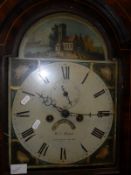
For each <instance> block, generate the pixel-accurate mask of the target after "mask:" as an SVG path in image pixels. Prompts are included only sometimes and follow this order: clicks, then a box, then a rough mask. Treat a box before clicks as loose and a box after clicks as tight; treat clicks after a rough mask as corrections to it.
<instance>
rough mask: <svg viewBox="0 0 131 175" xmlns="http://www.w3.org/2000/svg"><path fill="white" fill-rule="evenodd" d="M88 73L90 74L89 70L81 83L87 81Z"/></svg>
mask: <svg viewBox="0 0 131 175" xmlns="http://www.w3.org/2000/svg"><path fill="white" fill-rule="evenodd" d="M88 75H89V72H87V73H86V75H85V77H84V78H83V80H82V82H81V84H84V83H85V81H86V79H87V77H88Z"/></svg>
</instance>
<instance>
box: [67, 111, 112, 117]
mask: <svg viewBox="0 0 131 175" xmlns="http://www.w3.org/2000/svg"><path fill="white" fill-rule="evenodd" d="M111 114H112V113H111V112H110V111H98V113H96V114H93V113H91V112H90V113H88V114H79V113H73V112H70V115H71V116H75V117H77V116H79V115H81V116H89V117H93V116H97V117H100V118H101V117H109V116H110V115H111Z"/></svg>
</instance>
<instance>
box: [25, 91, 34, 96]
mask: <svg viewBox="0 0 131 175" xmlns="http://www.w3.org/2000/svg"><path fill="white" fill-rule="evenodd" d="M22 93H24V94H27V95H30V96H35V94H33V93H30V92H27V91H22Z"/></svg>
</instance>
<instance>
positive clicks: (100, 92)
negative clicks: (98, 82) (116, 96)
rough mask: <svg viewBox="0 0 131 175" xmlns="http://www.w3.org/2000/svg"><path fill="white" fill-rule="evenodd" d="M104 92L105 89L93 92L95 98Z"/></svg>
mask: <svg viewBox="0 0 131 175" xmlns="http://www.w3.org/2000/svg"><path fill="white" fill-rule="evenodd" d="M104 93H105V90H104V89H102V90H101V91H99V92H97V93H95V94H94V97H95V98H97V97H99V96H100V95H102V94H104Z"/></svg>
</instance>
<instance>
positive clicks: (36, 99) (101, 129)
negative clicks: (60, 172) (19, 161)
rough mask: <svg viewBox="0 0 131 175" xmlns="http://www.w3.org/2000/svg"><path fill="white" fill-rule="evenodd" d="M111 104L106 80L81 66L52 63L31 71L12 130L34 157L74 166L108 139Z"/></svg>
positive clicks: (18, 96)
mask: <svg viewBox="0 0 131 175" xmlns="http://www.w3.org/2000/svg"><path fill="white" fill-rule="evenodd" d="M112 122H113V101H112V98H111V95H110V92H109V90H108V88H107V86H106V85H105V83H104V81H103V80H102V79H101V78H100V77H99V76H98V75H97V74H96V73H94V72H93V71H92V70H90V69H89V68H88V67H86V66H84V65H82V64H79V63H77V62H59V61H57V62H52V63H48V64H44V66H43V67H42V68H41V69H40V68H38V69H37V70H35V71H33V72H32V73H31V74H30V75H28V77H27V78H26V79H25V80H24V81H23V83H22V84H21V88H20V89H19V90H18V91H17V92H16V95H15V98H14V102H13V107H12V123H13V128H14V131H15V133H16V136H17V137H18V139H19V141H20V143H21V144H22V145H23V147H24V148H25V149H26V150H27V151H28V152H30V153H31V154H32V155H33V156H34V157H36V158H38V159H40V160H42V161H46V162H49V163H53V164H70V163H74V162H77V161H80V160H83V159H85V158H86V157H88V156H90V155H92V154H93V153H94V152H95V151H96V150H97V149H98V148H99V147H100V146H101V145H102V144H103V143H104V141H105V140H106V138H107V136H108V135H109V132H110V130H111V127H112Z"/></svg>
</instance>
